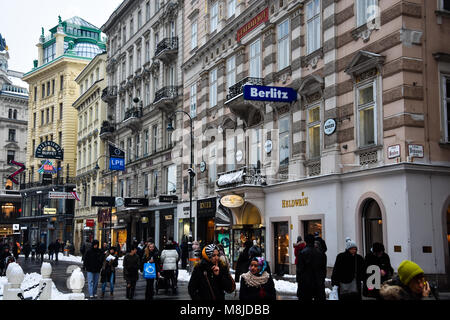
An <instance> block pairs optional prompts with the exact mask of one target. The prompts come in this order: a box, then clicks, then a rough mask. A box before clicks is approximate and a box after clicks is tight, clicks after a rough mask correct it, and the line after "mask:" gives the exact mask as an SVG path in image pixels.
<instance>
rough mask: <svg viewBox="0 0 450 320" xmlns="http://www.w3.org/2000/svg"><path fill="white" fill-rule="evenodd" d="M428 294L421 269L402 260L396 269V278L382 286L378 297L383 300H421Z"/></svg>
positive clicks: (410, 262)
mask: <svg viewBox="0 0 450 320" xmlns="http://www.w3.org/2000/svg"><path fill="white" fill-rule="evenodd" d="M430 292H431V288H430V284H429V283H428V282H427V281H426V280H425V275H424V271H423V270H422V268H421V267H419V265H418V264H417V263H415V262H412V261H409V260H404V261H402V263H400V265H399V267H398V276H396V277H394V278H393V279H391V280H388V281H386V282H384V283H383V284H382V286H381V289H380V297H381V299H383V300H423V299H426V298H428V297H429V295H430Z"/></svg>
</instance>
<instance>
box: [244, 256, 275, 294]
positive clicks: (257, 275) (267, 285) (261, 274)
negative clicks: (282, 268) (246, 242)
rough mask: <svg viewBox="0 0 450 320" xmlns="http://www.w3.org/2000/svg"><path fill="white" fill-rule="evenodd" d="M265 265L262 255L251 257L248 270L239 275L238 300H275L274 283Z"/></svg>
mask: <svg viewBox="0 0 450 320" xmlns="http://www.w3.org/2000/svg"><path fill="white" fill-rule="evenodd" d="M267 265H268V264H267V261H266V260H265V259H264V258H263V257H254V258H252V260H251V261H250V268H249V271H248V272H247V273H244V274H242V276H241V287H240V290H239V300H244V301H259V300H276V291H275V283H274V281H273V279H272V276H271V275H270V272H268V271H267Z"/></svg>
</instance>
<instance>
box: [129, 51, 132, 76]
mask: <svg viewBox="0 0 450 320" xmlns="http://www.w3.org/2000/svg"><path fill="white" fill-rule="evenodd" d="M128 62H129V66H128V67H129V69H128V74H129V75H131V74H133V55H132V54H130V57H129V60H128Z"/></svg>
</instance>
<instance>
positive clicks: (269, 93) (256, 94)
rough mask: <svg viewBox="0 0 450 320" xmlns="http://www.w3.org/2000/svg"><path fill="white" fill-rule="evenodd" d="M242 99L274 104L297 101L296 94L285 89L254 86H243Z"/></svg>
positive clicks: (289, 89) (290, 89) (292, 90)
mask: <svg viewBox="0 0 450 320" xmlns="http://www.w3.org/2000/svg"><path fill="white" fill-rule="evenodd" d="M243 91H244V99H245V100H258V101H274V102H293V101H297V92H296V91H295V90H294V89H292V88H287V87H266V86H255V85H244V86H243Z"/></svg>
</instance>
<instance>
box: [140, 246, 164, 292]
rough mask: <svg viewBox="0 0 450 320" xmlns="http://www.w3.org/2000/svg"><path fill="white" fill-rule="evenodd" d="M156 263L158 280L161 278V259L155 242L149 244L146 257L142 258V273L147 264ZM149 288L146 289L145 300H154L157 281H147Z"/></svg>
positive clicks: (145, 253) (145, 252) (145, 251)
mask: <svg viewBox="0 0 450 320" xmlns="http://www.w3.org/2000/svg"><path fill="white" fill-rule="evenodd" d="M148 262H150V263H154V264H155V269H156V275H157V278H159V277H160V267H159V264H160V259H159V250H158V249H157V248H156V246H155V244H154V243H153V242H150V243H148V245H147V247H146V248H145V250H144V256H143V257H142V271H143V270H144V264H145V263H148ZM146 281H147V286H146V287H145V300H152V299H153V295H154V283H155V279H146Z"/></svg>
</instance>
